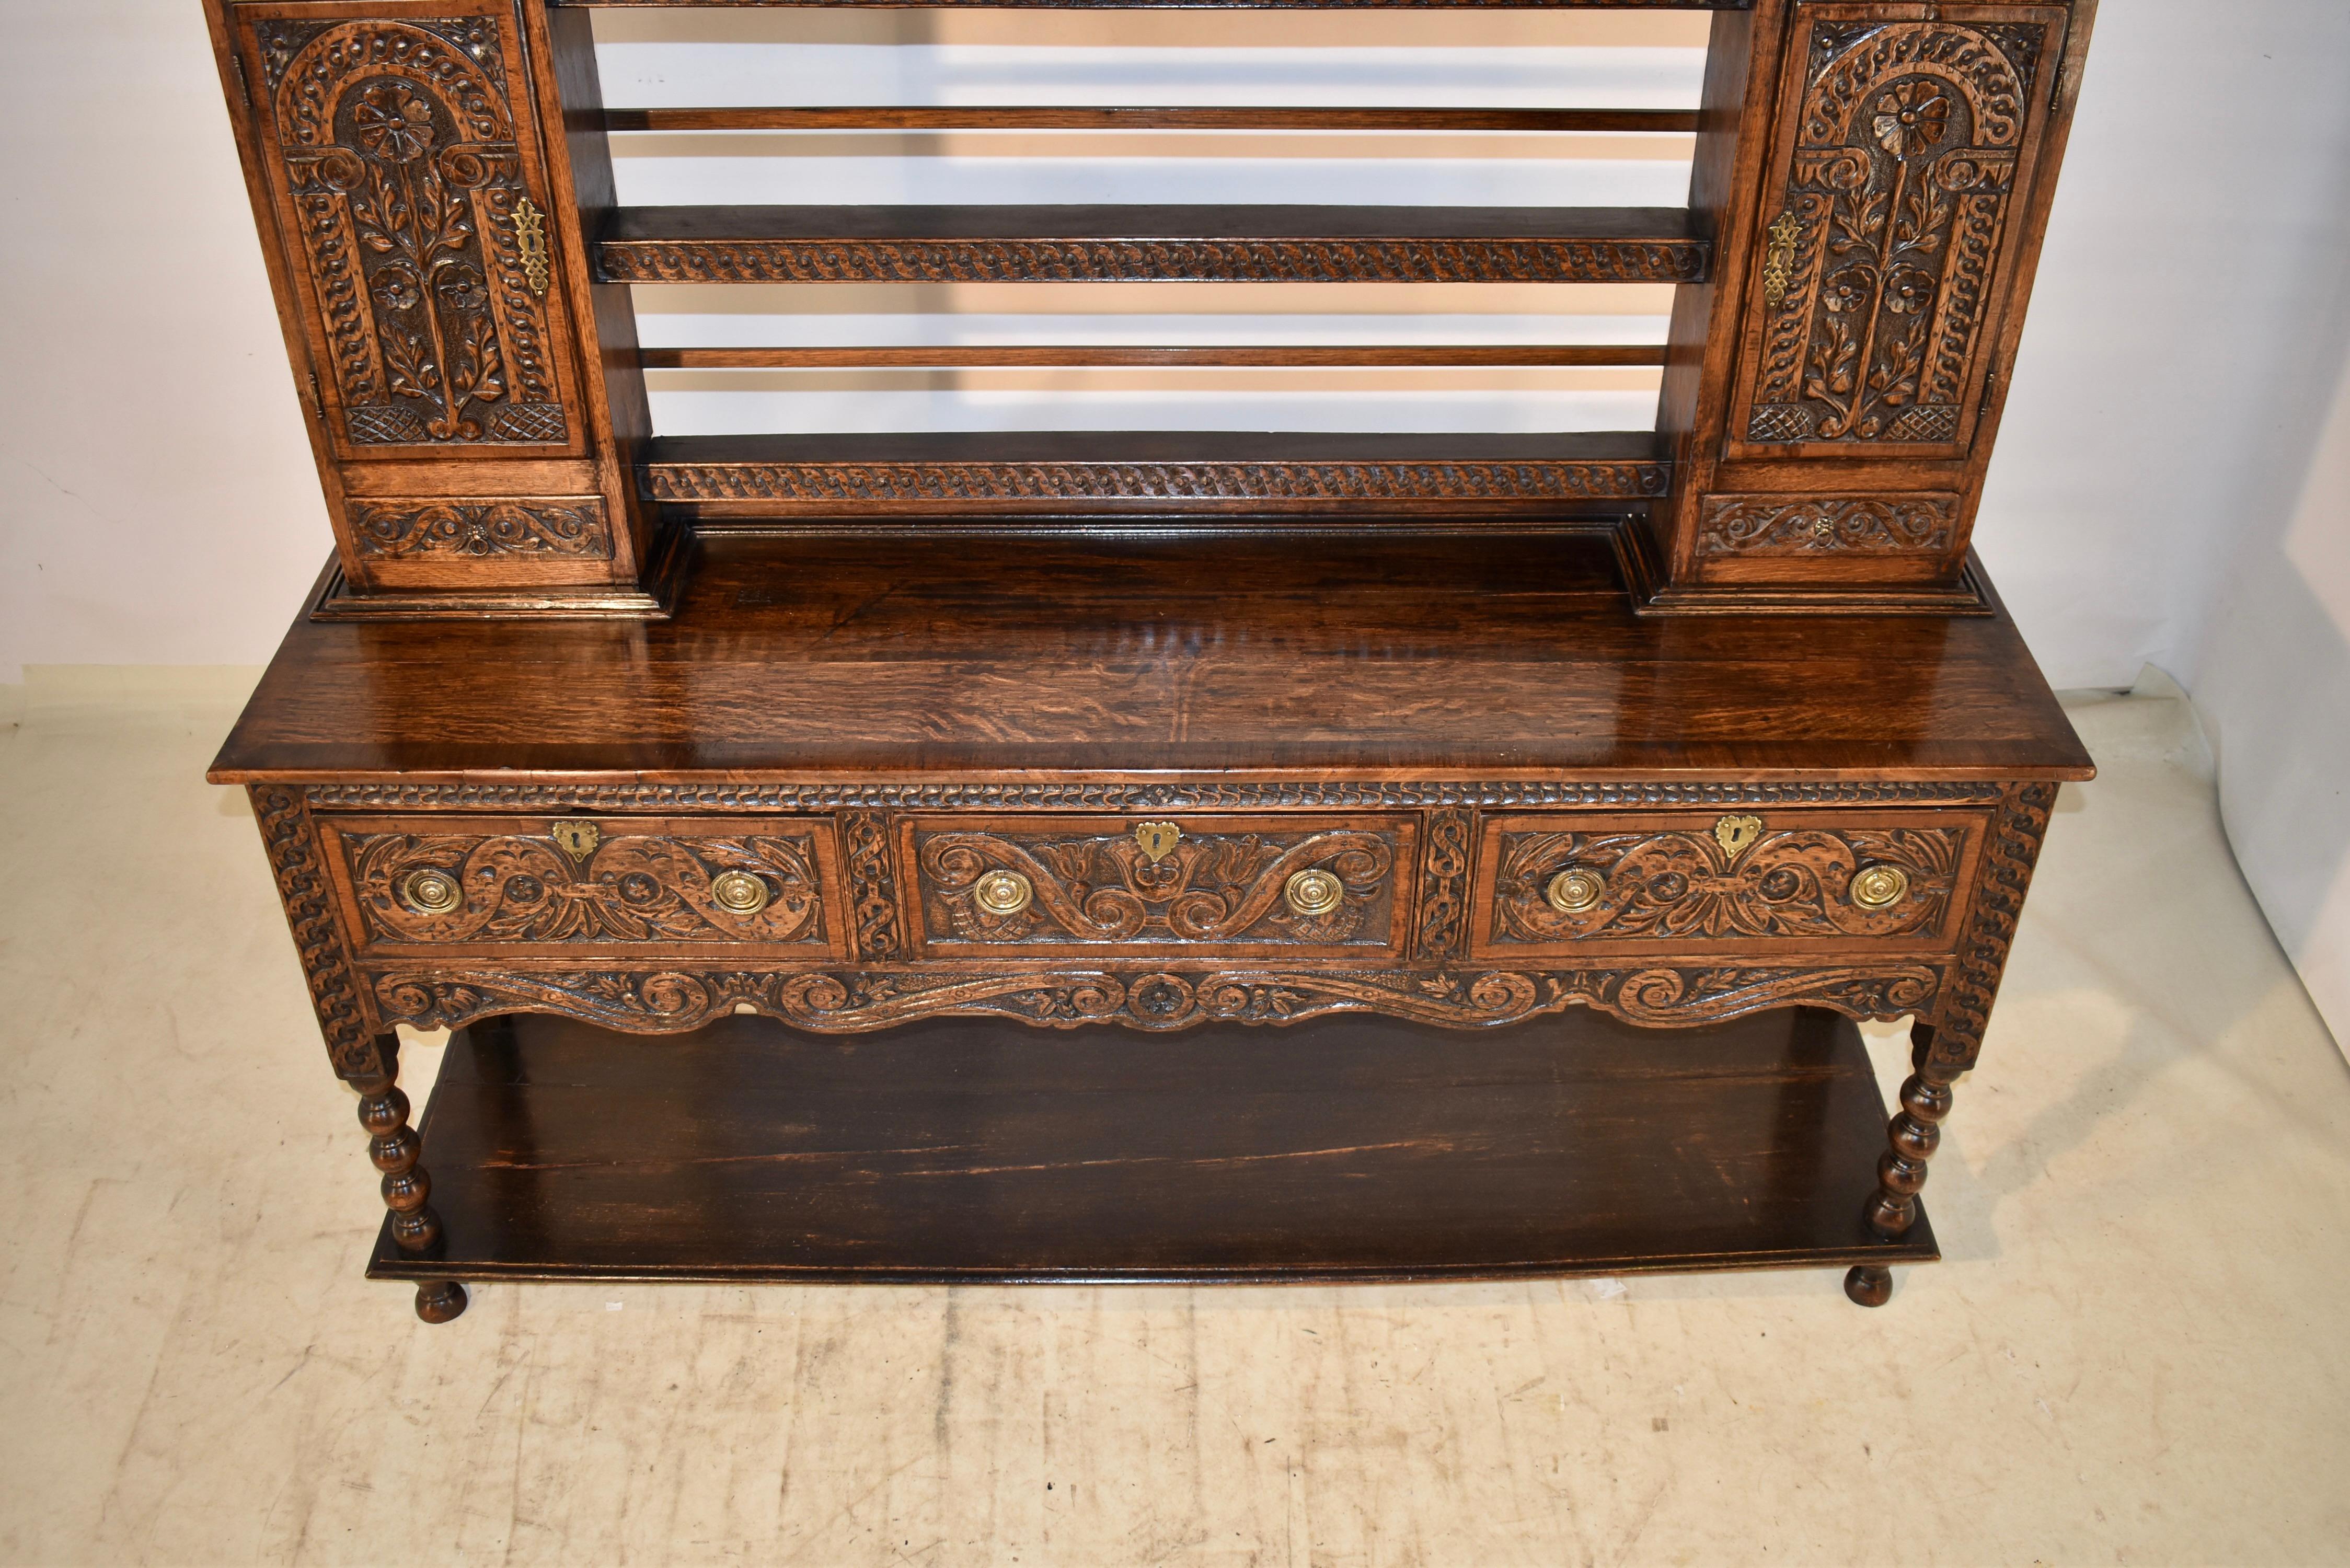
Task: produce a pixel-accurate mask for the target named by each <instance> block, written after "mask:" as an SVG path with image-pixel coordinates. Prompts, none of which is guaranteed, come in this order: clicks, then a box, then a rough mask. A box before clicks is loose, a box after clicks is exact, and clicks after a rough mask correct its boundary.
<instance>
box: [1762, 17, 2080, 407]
mask: <svg viewBox="0 0 2350 1568" xmlns="http://www.w3.org/2000/svg"><path fill="white" fill-rule="evenodd" d="M2044 33H2045V29H2044V28H2043V27H2041V26H2031V25H2025V24H2004V25H2002V26H1999V27H1997V28H1985V27H1981V26H1972V25H1968V24H1962V23H1957V22H1943V21H1935V22H1908V21H1902V22H1891V21H1888V22H1858V23H1842V24H1836V23H1825V22H1823V23H1818V24H1816V25H1815V26H1814V29H1813V33H1812V52H1811V66H1810V75H1809V80H1808V83H1807V86H1806V88H1805V89H1804V100H1803V104H1802V107H1801V111H1800V114H1799V116H1798V121H1797V128H1796V139H1795V146H1794V152H1793V155H1792V162H1791V167H1790V171H1789V174H1788V182H1787V185H1786V189H1785V194H1784V197H1783V202H1782V211H1781V212H1780V213H1779V214H1778V219H1779V221H1780V222H1781V223H1786V224H1790V225H1792V228H1793V233H1794V244H1793V247H1792V252H1790V251H1789V250H1787V249H1785V248H1783V249H1782V250H1781V251H1780V252H1779V254H1778V255H1777V257H1776V258H1775V263H1774V266H1775V270H1776V273H1777V275H1781V276H1783V286H1782V287H1781V288H1777V289H1773V290H1772V291H1771V294H1770V296H1769V297H1767V298H1766V297H1765V296H1763V294H1762V293H1761V291H1758V296H1757V308H1758V310H1760V311H1761V312H1762V313H1763V354H1762V360H1761V364H1760V367H1759V369H1757V371H1756V373H1755V378H1754V384H1753V389H1752V411H1751V413H1750V415H1749V417H1748V421H1747V426H1746V429H1745V431H1744V432H1743V433H1744V435H1745V438H1746V439H1747V440H1749V441H1758V442H1770V443H1777V442H1798V441H1883V442H1903V443H1922V444H1928V445H1942V444H1948V443H1951V442H1955V441H1957V440H1958V438H1959V433H1960V421H1961V418H1962V404H1963V402H1964V400H1965V398H1966V396H1967V394H1968V391H1969V389H1970V385H1971V378H1972V374H1973V370H1974V367H1975V365H1976V363H1977V360H1978V358H1979V357H1980V354H1981V350H1982V348H1983V343H1982V331H1983V322H1984V316H1985V306H1986V303H1987V296H1988V294H1989V290H1990V287H1991V272H1992V268H1993V265H1994V264H1995V262H1996V259H1997V255H1998V251H1999V246H2000V244H2001V241H2002V236H2003V234H2004V231H2005V227H2006V224H2007V222H2008V214H2009V209H2010V206H2011V204H2012V200H2013V197H2014V194H2015V192H2014V182H2015V176H2016V165H2017V160H2018V158H2019V157H2020V156H2021V153H2022V148H2023V142H2024V132H2025V129H2026V122H2027V119H2028V118H2029V93H2030V89H2031V87H2032V82H2033V74H2034V72H2035V70H2036V68H2037V63H2038V57H2039V53H2040V48H2041V41H2042V38H2043V36H2044Z"/></svg>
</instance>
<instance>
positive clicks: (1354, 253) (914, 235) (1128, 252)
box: [596, 204, 1708, 283]
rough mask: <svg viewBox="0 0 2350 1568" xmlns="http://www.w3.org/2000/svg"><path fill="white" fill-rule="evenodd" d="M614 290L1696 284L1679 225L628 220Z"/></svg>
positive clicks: (1533, 215)
mask: <svg viewBox="0 0 2350 1568" xmlns="http://www.w3.org/2000/svg"><path fill="white" fill-rule="evenodd" d="M596 254H597V257H598V272H599V275H601V276H603V277H604V278H605V279H606V280H608V281H610V282H617V283H791V282H800V283H876V282H891V281H896V282H909V283H923V282H937V283H953V282H999V283H1001V282H1021V281H1031V282H1043V281H1049V282H1064V283H1066V282H1182V281H1189V282H1260V283H1263V282H1293V283H1295V282H1325V283H1344V282H1389V283H1444V282H1452V283H1479V282H1484V283H1641V282H1648V283H1686V282H1690V281H1694V280H1695V279H1698V278H1700V277H1702V276H1704V275H1705V271H1706V258H1707V254H1708V252H1707V245H1706V242H1705V239H1704V237H1703V236H1702V235H1701V234H1699V233H1698V232H1697V231H1696V230H1695V229H1693V228H1692V226H1691V224H1690V217H1689V214H1688V213H1685V212H1682V211H1681V210H1679V208H1673V207H1653V208H1651V207H1341V206H1161V205H1146V204H1135V205H1123V204H1121V205H1108V206H992V207H960V206H910V207H899V206H865V207H755V206H731V207H730V206H701V207H689V206H676V207H622V208H619V209H618V210H617V211H615V212H614V213H612V214H611V216H610V218H609V219H608V221H607V222H606V223H605V225H604V230H603V234H602V235H601V238H600V239H599V240H598V244H597V246H596Z"/></svg>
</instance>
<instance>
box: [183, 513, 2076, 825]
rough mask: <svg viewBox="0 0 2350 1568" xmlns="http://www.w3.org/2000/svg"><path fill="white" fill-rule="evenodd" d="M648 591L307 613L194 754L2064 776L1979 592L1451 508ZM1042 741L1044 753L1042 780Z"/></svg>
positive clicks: (989, 772)
mask: <svg viewBox="0 0 2350 1568" xmlns="http://www.w3.org/2000/svg"><path fill="white" fill-rule="evenodd" d="M702 550H703V556H704V558H703V560H702V564H701V566H700V567H699V569H698V570H697V571H696V572H695V573H694V574H693V576H692V578H691V581H690V582H689V584H688V586H687V587H686V590H685V598H684V600H683V602H682V603H681V606H680V607H679V610H678V613H677V615H676V616H675V618H672V619H671V620H670V621H667V622H664V623H659V624H654V625H648V626H632V625H612V624H606V623H595V622H581V623H566V624H560V625H553V624H550V625H532V626H517V625H511V624H501V623H498V622H488V621H472V622H445V623H440V624H434V625H419V626H406V625H343V624H320V623H317V622H304V623H300V624H297V625H296V627H295V628H293V630H292V631H291V632H290V633H289V634H288V635H287V639H286V644H285V646H284V648H283V649H280V651H279V653H278V656H277V658H276V660H275V662H274V663H273V664H272V666H271V668H270V670H269V672H268V673H267V674H266V675H265V677H264V678H263V680H262V682H261V686H260V689H259V690H258V691H256V692H255V696H254V699H253V702H252V705H251V706H250V707H249V708H248V709H247V711H246V712H245V714H244V718H243V719H241V720H240V721H239V722H238V724H237V727H236V730H235V732H234V734H233V735H232V736H231V737H230V739H229V741H228V743H227V744H226V746H224V748H223V750H222V753H221V755H220V757H219V759H218V760H217V762H216V763H215V764H214V767H213V773H212V775H211V776H212V777H213V780H214V781H215V782H217V783H251V782H256V781H264V780H271V779H279V780H304V779H309V780H331V779H337V778H354V777H364V778H390V777H407V778H416V779H423V778H436V779H437V778H455V777H460V776H463V775H467V774H479V773H481V772H483V771H484V770H488V771H491V772H502V773H508V774H529V773H534V772H539V771H543V770H561V771H565V772H574V771H583V770H584V771H586V772H589V773H596V774H606V775H610V776H617V777H641V778H647V779H690V778H739V777H742V776H744V775H746V774H757V773H768V774H777V775H782V776H792V777H814V776H819V775H823V774H840V775H855V776H858V777H865V778H891V779H905V778H913V777H930V778H955V779H979V778H1005V777H1012V776H1031V777H1068V776H1084V777H1093V778H1109V777H1128V776H1149V775H1154V774H1163V773H1165V772H1167V771H1168V770H1170V769H1171V770H1183V771H1187V772H1194V773H1216V774H1231V775H1233V776H1245V777H1266V776H1284V775H1285V776H1305V777H1311V778H1320V779H1327V778H1335V777H1347V776H1352V777H1371V778H1384V779H1427V778H1436V777H1447V776H1450V777H1455V778H1481V779H1505V778H1507V779H1534V778H1544V777H1551V778H1557V777H1574V778H1611V777H1612V778H1627V777H1632V778H1659V777H1673V776H1684V775H1699V774H1704V775H1710V776H1715V777H1721V778H1739V779H1746V778H1769V777H1780V778H1790V777H1815V778H1853V777H1876V778H1893V779H1900V778H1909V779H1918V778H1937V777H1940V778H1950V777H2006V778H2019V779H2022V778H2038V779H2053V778H2081V777H2085V776H2087V774H2088V771H2089V761H2088V757H2087V755H2086V753H2084V752H2083V750H2082V749H2081V746H2080V743H2079V742H2078V741H2077V740H2076V739H2074V735H2073V732H2072V730H2071V728H2070V726H2069V725H2068V724H2066V722H2065V721H2064V714H2063V712H2062V711H2060V710H2059V709H2058V707H2057V706H2056V702H2055V700H2054V697H2052V696H2051V695H2050V694H2049V692H2048V690H2047V687H2046V685H2045V683H2044V682H2043V680H2041V678H2040V675H2039V672H2038V670H2036V669H2035V668H2034V667H2033V663H2032V660H2031V656H2030V655H2029V654H2028V653H2027V652H2026V651H2025V650H2024V648H2023V645H2022V640H2021V639H2019V638H2018V637H2017V635H2016V632H2015V628H2014V627H2013V625H2012V623H2011V622H2010V621H2009V620H2008V619H2007V618H2005V617H2004V616H2003V615H2001V616H1992V617H1985V618H1979V619H1972V620H1942V619H1933V618H1895V619H1885V620H1871V619H1854V618H1835V617H1823V618H1812V619H1804V620H1794V621H1791V620H1786V619H1782V618H1773V617H1768V616H1721V617H1711V618H1702V619H1690V620H1675V619H1669V620H1662V621H1659V620H1653V619H1644V618H1640V617H1638V616H1636V615H1634V614H1633V613H1632V611H1631V608H1630V607H1629V605H1628V604H1627V602H1626V600H1625V598H1624V596H1623V593H1622V591H1621V590H1620V588H1618V587H1617V583H1616V578H1615V573H1614V570H1613V568H1612V566H1611V565H1610V562H1609V557H1608V556H1607V552H1606V550H1605V549H1604V547H1602V546H1600V545H1596V544H1595V543H1592V542H1589V541H1579V540H1560V539H1556V538H1546V537H1541V536H1535V537H1525V536H1512V535H1488V534H1480V533H1475V532H1467V533H1456V534H1438V535H1431V536H1424V537H1399V538H1393V539H1385V540H1381V539H1370V540H1366V539H1363V538H1360V537H1324V536H1318V535H1313V534H1311V533H1287V534H1276V535H1254V536H1253V535H1250V534H1249V533H1247V532H1242V533H1239V534H1236V535H1227V536H1222V537H1219V538H1218V539H1217V541H1216V542H1215V545H1214V546H1213V547H1212V548H1210V547H1206V546H1204V545H1202V544H1201V542H1200V541H1199V540H1197V539H1193V538H1185V537H1180V536H1179V537H1173V538H1151V537H1120V536H1118V535H1116V534H1115V533H1114V532H1109V533H1106V534H1105V535H1103V536H1100V537H1097V538H1095V539H1093V540H1090V541H1088V540H1083V539H1069V538H1066V537H1062V538H1054V537H1046V538H1036V537H1020V536H1016V535H1014V536H988V537H923V538H920V540H919V541H917V540H915V539H910V538H906V537H902V536H899V537H892V536H876V537H869V538H868V537H858V536H847V537H823V536H818V537H798V536H785V537H740V538H729V537H713V538H712V539H710V540H708V541H706V542H705V543H704V545H703V546H702ZM1039 770H1043V772H1042V773H1040V772H1039Z"/></svg>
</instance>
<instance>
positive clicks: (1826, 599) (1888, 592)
mask: <svg viewBox="0 0 2350 1568" xmlns="http://www.w3.org/2000/svg"><path fill="white" fill-rule="evenodd" d="M1626 581H1627V586H1628V587H1630V588H1631V591H1632V607H1633V608H1634V609H1635V610H1637V611H1638V613H1640V614H1641V615H1934V616H1960V615H1964V616H1987V615H1996V614H1998V613H1999V612H1998V608H1997V606H1996V605H1995V604H1994V602H1993V600H1992V598H1991V594H1990V592H1989V591H1988V590H1987V589H1986V588H1985V587H1983V581H1982V577H1981V575H1980V574H1979V573H1978V572H1977V570H1976V565H1975V559H1974V556H1972V555H1970V556H1968V557H1967V564H1966V566H1965V567H1964V568H1963V569H1961V570H1960V573H1959V576H1958V580H1957V581H1956V582H1953V583H1948V584H1943V585H1939V586H1926V587H1916V586H1902V587H1890V586H1887V587H1861V586H1857V585H1856V586H1852V587H1798V586H1796V585H1794V584H1792V583H1790V584H1762V583H1740V584H1737V585H1735V586H1734V587H1711V588H1704V587H1680V586H1676V585H1673V584H1670V583H1659V584H1657V585H1656V586H1654V587H1648V589H1647V591H1646V592H1645V593H1644V592H1643V585H1642V584H1641V583H1640V582H1638V580H1637V579H1635V578H1634V577H1633V576H1632V575H1631V574H1630V573H1629V572H1627V574H1626Z"/></svg>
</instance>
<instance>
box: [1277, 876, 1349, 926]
mask: <svg viewBox="0 0 2350 1568" xmlns="http://www.w3.org/2000/svg"><path fill="white" fill-rule="evenodd" d="M1281 896H1282V897H1283V898H1286V899H1288V900H1289V907H1290V908H1291V909H1295V910H1296V911H1297V912H1298V913H1299V914H1301V915H1304V916H1305V917H1306V918H1307V919H1312V918H1313V917H1314V916H1315V915H1326V914H1328V913H1329V912H1330V911H1331V910H1333V909H1336V908H1337V907H1338V906H1339V905H1340V904H1343V903H1345V902H1346V900H1347V885H1346V884H1345V883H1343V882H1341V881H1339V880H1338V878H1336V877H1333V876H1331V875H1330V873H1328V872H1327V871H1318V870H1316V871H1300V872H1298V873H1297V874H1296V875H1295V876H1293V877H1290V879H1289V880H1288V881H1287V882H1285V883H1284V884H1283V885H1282V888H1281Z"/></svg>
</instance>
